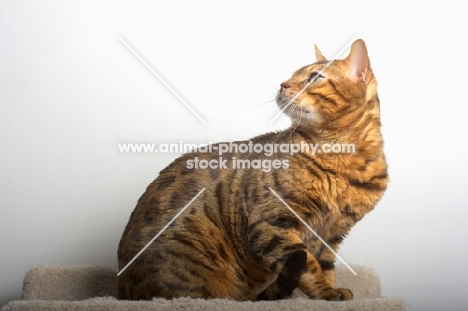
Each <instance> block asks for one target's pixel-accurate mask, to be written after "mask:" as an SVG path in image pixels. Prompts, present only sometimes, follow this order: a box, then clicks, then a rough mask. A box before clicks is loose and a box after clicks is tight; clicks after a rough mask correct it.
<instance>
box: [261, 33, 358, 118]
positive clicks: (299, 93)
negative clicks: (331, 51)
mask: <svg viewBox="0 0 468 311" xmlns="http://www.w3.org/2000/svg"><path fill="white" fill-rule="evenodd" d="M355 39H356V37H353V38H352V39H351V40H350V41H349V42H348V43H347V44H346V45H345V46H344V47H343V48H342V49H341V50H340V51H339V52H338V53H336V55H335V57H333V58H332V59H331V60H330V61H329V62H328V63H327V64H326V65H325V67H323V68H322V70H320V71H319V72H318V73H317V74H316V75H315V76H314V77H313V78H311V79H310V80H309V82H308V83H307V84H306V85H305V86H304V87H303V88H302V89H301V90H300V91H299V92H298V93H297V94H296V95H294V97H293V98H292V99H291V100H290V101H289V102H288V103H287V104H286V105H285V106H284V107H283V109H281V110H280V112H278V113H277V114H276V115H275V116H274V117H273V119H271V121H270V122H268V124H271V123H272V122H273V121H275V120H276V118H278V117H279V116H280V115H281V114H282V113H283V112H284V110H286V109H287V108H288V107H289V106H290V105H291V104H292V103H293V102H294V101H295V100H296V99H297V98H298V97H299V96H300V95H301V94H302V93H303V92H304V91H305V89H306V88H308V87H309V85H311V84H312V81H314V80H315V78H317V77H318V76H320V75H321V74H322V73H323V72H324V71H325V69H327V68H328V67H329V66H330V65H331V64H332V63H333V62H334V61H335V60H336V59H337V58H338V57H339V56H340V55H341V53H343V52H344V50H346V49H347V48H348V46H350V45H351V43H353V42H354V40H355Z"/></svg>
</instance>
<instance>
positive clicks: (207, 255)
mask: <svg viewBox="0 0 468 311" xmlns="http://www.w3.org/2000/svg"><path fill="white" fill-rule="evenodd" d="M315 53H316V58H317V62H315V63H313V64H312V65H308V66H305V67H303V68H300V69H299V70H297V71H296V72H294V74H293V75H292V77H291V78H289V79H288V80H286V81H285V82H283V83H282V84H281V87H280V89H279V91H278V94H277V97H276V102H277V105H278V106H279V107H280V108H281V109H283V110H284V112H285V113H286V114H288V115H289V116H290V117H291V120H292V125H291V127H290V128H288V129H286V130H284V131H280V132H277V133H269V134H264V135H260V136H257V137H255V138H253V139H251V141H250V142H251V144H253V145H256V144H257V145H262V146H266V145H267V144H272V143H283V144H284V143H286V144H290V145H292V144H299V145H300V144H301V143H303V144H304V143H307V144H310V143H313V144H318V145H319V146H328V150H329V149H330V146H331V147H334V148H335V147H336V146H340V144H345V143H346V144H354V146H355V150H354V152H353V153H343V152H319V151H316V152H313V151H312V150H305V151H301V152H294V153H292V152H279V151H278V150H277V152H273V153H272V154H270V155H266V154H262V153H255V152H247V153H242V152H241V151H239V150H233V151H232V152H228V153H224V154H223V155H222V157H223V159H228V160H229V161H228V162H227V165H226V167H223V166H222V165H219V166H218V168H214V169H210V168H207V169H202V168H200V167H199V168H198V169H197V168H196V167H194V165H193V164H194V162H193V161H194V159H195V158H197V159H198V160H199V161H201V160H213V161H214V162H212V163H216V161H219V160H220V155H219V151H217V150H216V148H217V147H220V145H219V144H218V145H214V146H212V147H213V148H212V150H211V152H202V151H200V150H198V151H197V152H194V153H187V154H184V155H182V156H181V157H179V158H178V159H176V160H175V161H174V162H173V163H172V164H170V165H169V166H168V167H167V168H165V169H164V170H162V171H161V172H160V175H159V177H158V178H156V180H155V181H154V182H153V183H151V184H150V185H149V186H148V188H147V189H146V192H145V193H144V194H143V195H142V197H141V198H140V199H139V200H138V203H137V205H136V208H135V210H134V211H133V213H132V214H131V216H130V220H129V222H128V224H127V226H126V228H125V231H124V232H123V235H122V238H121V240H120V244H119V249H118V262H119V269H120V270H122V269H123V268H124V267H125V266H126V265H127V264H128V263H129V262H130V261H131V260H132V259H133V258H134V257H135V255H137V253H138V252H140V250H142V249H143V248H144V247H145V246H146V245H147V244H148V243H149V241H150V240H151V239H153V238H154V237H155V235H156V234H157V233H158V232H159V231H160V230H161V229H163V227H164V226H165V225H166V224H168V222H169V221H170V220H171V219H172V218H173V217H174V216H175V215H176V214H177V213H178V212H179V211H180V210H181V209H182V208H183V207H184V206H186V205H187V203H189V201H190V200H192V199H193V198H194V197H195V196H196V195H197V194H198V193H199V192H200V191H201V190H202V189H203V188H205V190H204V191H203V192H202V193H201V194H200V196H199V197H197V198H196V199H195V200H194V201H193V202H192V203H191V205H189V206H188V208H187V209H186V210H185V211H184V212H183V213H181V214H180V216H179V217H178V218H176V220H175V221H174V222H173V223H171V225H170V226H168V227H167V229H166V230H164V231H163V232H162V234H161V235H160V236H159V237H158V238H157V239H156V240H155V241H154V242H153V243H151V244H150V245H149V247H148V248H147V249H146V250H145V251H144V252H143V253H141V255H139V256H138V257H137V259H136V260H135V261H134V262H133V263H132V264H131V265H129V266H128V268H127V269H126V270H125V271H123V272H122V274H121V275H120V276H119V281H118V297H119V298H120V299H134V300H138V299H152V298H153V297H165V298H169V299H170V298H174V297H181V296H188V297H193V298H230V299H235V300H240V301H242V300H252V301H254V300H274V299H282V298H287V297H290V296H291V293H292V291H293V290H294V289H295V288H296V287H298V288H299V289H300V290H301V291H302V292H303V293H305V294H307V295H308V296H309V297H310V298H313V299H326V300H349V299H352V298H353V293H352V292H351V291H350V290H349V289H343V288H334V283H335V282H334V268H335V265H334V262H335V255H334V253H333V252H332V251H330V249H329V248H328V247H327V246H326V245H325V244H324V243H322V242H321V240H320V239H319V238H317V236H316V235H315V234H313V233H312V231H310V230H309V229H308V228H307V227H306V226H305V225H304V224H303V223H302V222H301V221H300V219H299V218H298V217H297V216H295V215H294V214H293V213H292V212H291V210H289V208H288V207H287V206H286V205H285V204H284V203H286V204H287V205H289V206H290V207H291V208H292V209H293V210H294V211H295V212H296V213H297V214H298V215H299V216H300V218H302V219H303V220H304V221H305V222H307V224H308V225H309V226H310V227H311V228H313V230H314V231H315V232H316V234H317V235H318V236H320V237H321V238H322V239H323V241H325V242H326V244H328V245H329V246H330V247H331V248H332V249H333V250H334V251H336V250H337V249H338V246H339V245H340V243H341V242H342V241H343V239H344V238H345V236H346V235H347V234H348V232H349V231H350V229H351V228H352V227H353V225H354V224H356V222H358V221H359V220H360V219H361V218H362V217H363V216H364V215H365V214H366V213H368V212H369V211H371V210H372V209H373V208H374V207H375V205H376V204H377V202H378V201H379V200H380V198H381V197H382V195H383V193H384V191H385V189H386V187H387V182H388V174H387V165H386V162H385V157H384V153H383V140H382V136H381V132H380V126H381V123H380V103H379V98H378V96H377V82H376V79H375V77H374V74H373V72H372V70H371V68H370V62H369V58H368V54H367V48H366V46H365V43H364V41H362V40H357V41H355V42H354V43H353V44H352V46H351V50H350V53H349V55H348V56H347V57H346V58H344V59H340V60H335V61H331V62H329V61H327V59H326V58H325V57H324V56H323V55H322V54H321V52H320V51H319V50H318V49H317V47H316V50H315ZM242 143H244V144H248V143H249V141H244V142H237V143H236V144H238V145H239V144H242ZM335 150H336V148H335ZM323 151H325V149H323ZM234 158H235V160H237V159H242V160H248V161H252V163H253V161H254V160H257V161H258V160H262V161H264V160H270V161H271V162H269V163H270V164H271V163H276V165H273V166H272V168H271V169H270V170H268V169H265V168H263V169H262V168H258V167H257V168H252V167H250V168H239V167H238V168H233V165H232V160H233V159H234ZM275 160H277V161H276V162H275ZM200 163H201V162H200ZM205 163H206V162H205ZM264 163H266V162H264ZM257 164H258V162H257ZM272 190H273V191H274V192H273V191H272ZM275 193H276V194H278V196H279V197H277V196H276V194H275ZM280 198H281V199H282V200H284V202H282V201H281V200H280Z"/></svg>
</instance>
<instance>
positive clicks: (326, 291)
mask: <svg viewBox="0 0 468 311" xmlns="http://www.w3.org/2000/svg"><path fill="white" fill-rule="evenodd" d="M322 265H323V264H322ZM322 265H321V264H320V262H319V261H318V260H317V259H316V258H315V257H314V256H313V255H312V254H311V253H309V252H307V264H306V266H307V270H306V271H305V272H304V273H303V274H302V277H301V279H300V281H299V289H300V290H301V291H302V292H303V293H304V294H306V295H307V296H309V297H310V298H313V299H325V300H350V299H352V298H353V292H352V291H351V290H349V289H346V288H334V284H333V283H334V273H333V270H331V269H329V270H325V271H324V270H322ZM332 277H333V283H330V278H332Z"/></svg>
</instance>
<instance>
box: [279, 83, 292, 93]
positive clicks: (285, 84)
mask: <svg viewBox="0 0 468 311" xmlns="http://www.w3.org/2000/svg"><path fill="white" fill-rule="evenodd" d="M290 87H291V85H290V84H289V83H286V82H283V83H281V91H284V90H285V89H289V88H290Z"/></svg>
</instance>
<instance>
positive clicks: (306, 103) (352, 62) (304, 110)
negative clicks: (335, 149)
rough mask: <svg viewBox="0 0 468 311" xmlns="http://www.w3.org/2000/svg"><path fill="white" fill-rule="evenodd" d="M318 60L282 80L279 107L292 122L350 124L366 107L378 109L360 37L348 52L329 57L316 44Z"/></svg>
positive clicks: (308, 125) (318, 125) (331, 126)
mask: <svg viewBox="0 0 468 311" xmlns="http://www.w3.org/2000/svg"><path fill="white" fill-rule="evenodd" d="M315 55H316V58H317V62H315V63H313V64H311V65H308V66H305V67H302V68H300V69H299V70H297V71H296V72H294V73H293V75H292V77H291V78H289V79H288V80H286V81H284V82H283V83H281V87H280V90H279V91H278V94H277V96H276V102H277V104H278V106H279V108H280V109H281V110H282V111H283V112H284V113H286V114H287V115H288V116H290V118H291V120H292V121H293V124H296V125H299V126H301V127H306V128H310V129H315V130H332V131H333V130H334V129H344V128H346V127H350V126H351V125H352V124H353V123H354V122H356V120H357V119H358V118H362V116H363V115H364V114H365V112H366V111H369V110H372V111H373V113H379V111H378V109H379V108H378V99H377V82H376V80H375V77H374V75H373V73H372V70H371V68H370V61H369V57H368V55H367V48H366V45H365V43H364V41H363V40H360V39H359V40H357V41H355V42H354V43H353V44H352V46H351V51H350V53H349V55H348V56H347V57H346V58H344V59H340V60H332V61H328V60H327V59H326V58H325V57H324V56H323V55H322V53H321V52H320V50H319V49H318V48H317V46H315Z"/></svg>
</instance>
